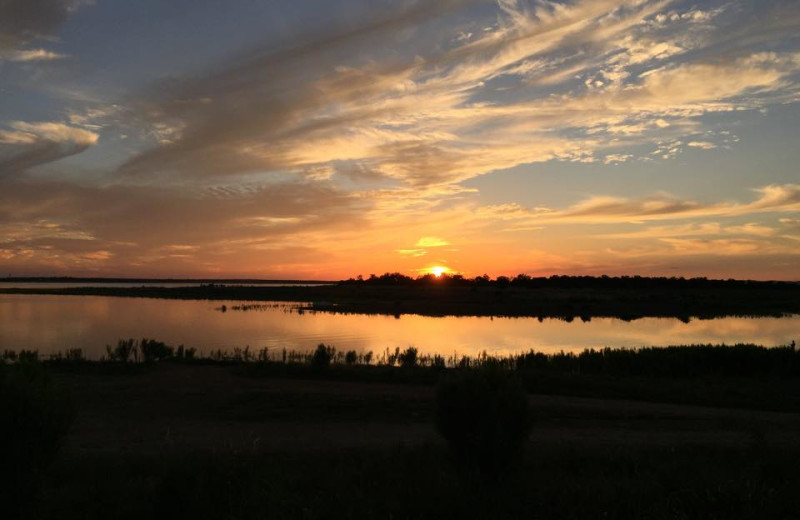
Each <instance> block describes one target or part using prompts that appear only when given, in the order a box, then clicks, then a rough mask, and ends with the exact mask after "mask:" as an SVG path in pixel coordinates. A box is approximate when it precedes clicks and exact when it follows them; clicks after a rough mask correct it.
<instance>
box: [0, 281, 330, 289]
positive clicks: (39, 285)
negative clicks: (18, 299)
mask: <svg viewBox="0 0 800 520" xmlns="http://www.w3.org/2000/svg"><path fill="white" fill-rule="evenodd" d="M201 285H208V284H204V283H196V282H147V283H142V282H139V283H136V282H129V283H128V282H83V283H75V282H3V281H0V289H67V288H74V287H117V288H124V287H169V288H172V289H175V288H178V287H200V286H201ZM221 285H225V286H228V287H253V286H256V287H319V286H320V285H327V284H321V283H280V282H255V283H230V282H226V283H222V284H221Z"/></svg>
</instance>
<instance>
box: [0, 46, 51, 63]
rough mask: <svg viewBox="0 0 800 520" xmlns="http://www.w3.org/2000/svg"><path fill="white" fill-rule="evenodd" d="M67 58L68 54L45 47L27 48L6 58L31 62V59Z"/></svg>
mask: <svg viewBox="0 0 800 520" xmlns="http://www.w3.org/2000/svg"><path fill="white" fill-rule="evenodd" d="M62 58H66V55H64V54H59V53H57V52H52V51H48V50H45V49H26V50H18V51H13V52H11V53H10V54H9V55H8V57H7V58H6V59H8V61H16V62H29V61H52V60H60V59H62Z"/></svg>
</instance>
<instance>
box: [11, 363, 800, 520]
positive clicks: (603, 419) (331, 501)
mask: <svg viewBox="0 0 800 520" xmlns="http://www.w3.org/2000/svg"><path fill="white" fill-rule="evenodd" d="M331 368H334V367H331ZM341 370H342V371H345V370H347V369H346V368H345V367H341ZM364 370H379V369H378V368H377V367H373V368H369V367H364ZM393 370H395V371H398V372H402V371H403V370H405V369H401V368H395V369H393ZM410 370H422V369H410ZM46 371H47V372H48V373H49V374H50V378H51V382H52V384H53V385H55V388H58V389H59V391H60V392H62V393H64V394H69V395H71V400H72V402H73V405H74V408H75V418H74V421H73V423H72V426H71V428H70V430H69V433H68V434H67V436H66V439H65V442H64V444H63V447H62V449H61V451H60V453H59V455H58V457H57V458H56V460H55V463H54V465H53V466H52V467H50V469H49V470H48V471H47V473H46V474H45V476H44V477H43V483H42V487H41V493H40V497H39V499H38V500H37V501H36V504H35V506H34V507H32V508H30V509H28V510H26V511H25V517H26V518H37V517H38V518H59V519H64V518H81V519H90V518H103V519H106V518H137V519H141V518H237V519H240V518H241V519H244V518H437V519H438V518H459V519H461V518H797V517H798V514H800V493H798V490H800V471H798V467H799V466H798V463H800V413H798V411H797V410H795V409H793V408H794V404H793V403H794V402H795V401H794V400H789V401H787V402H788V403H789V404H788V405H787V409H789V410H791V411H781V412H779V411H764V410H759V409H758V408H759V407H761V405H762V404H763V405H767V404H768V403H766V402H763V401H762V402H754V403H750V404H751V406H750V407H749V408H748V409H743V408H735V407H725V408H719V407H708V406H693V405H686V404H675V403H670V402H645V401H639V400H636V399H631V398H628V399H611V398H606V399H597V398H587V397H577V396H574V395H573V396H569V395H555V394H533V395H530V397H529V399H530V410H531V412H530V413H531V414H532V418H533V429H532V432H531V435H530V438H529V440H528V442H527V443H526V449H525V452H524V455H523V456H522V457H521V458H520V460H519V461H518V463H517V464H515V465H512V467H511V468H510V469H508V471H505V472H503V473H502V474H500V475H496V476H493V477H491V478H487V477H485V476H476V475H474V474H470V473H467V472H465V471H464V470H463V468H462V467H461V466H459V463H458V461H457V460H455V459H454V457H453V455H452V452H450V451H449V449H448V446H447V445H446V444H445V443H444V441H442V440H441V438H440V437H439V435H438V434H437V431H436V428H435V427H434V415H435V395H436V393H435V386H434V385H433V384H429V383H426V382H425V378H408V379H407V380H405V382H403V383H393V384H390V383H385V382H379V381H371V382H368V381H366V380H365V379H366V378H364V377H355V378H353V377H339V376H335V375H332V373H327V374H322V373H315V372H313V371H311V370H308V371H306V372H305V373H304V374H303V373H286V372H285V371H275V370H254V369H248V368H247V367H243V366H241V365H239V364H228V363H187V364H181V363H170V362H165V363H160V364H155V365H152V366H143V365H130V364H123V365H114V364H102V363H78V364H53V365H50V366H48V367H47V368H46ZM356 379H358V380H356ZM609 379H615V378H609ZM616 379H617V383H618V387H619V388H623V387H625V385H626V384H627V383H626V381H627V379H626V378H621V379H620V378H616ZM398 380H400V379H399V378H398ZM656 383H657V381H656ZM695 383H696V384H699V385H701V386H702V385H703V384H704V383H703V382H702V381H698V382H695ZM695 383H692V384H695ZM784 383H785V385H786V386H784V388H786V389H787V391H789V392H791V391H794V390H797V388H798V387H797V385H796V384H795V383H793V382H792V380H789V381H784ZM604 384H606V383H604ZM639 384H641V381H637V382H636V383H635V385H634V386H631V387H629V388H630V389H631V390H632V391H635V388H636V385H639ZM753 384H756V383H753ZM620 385H621V386H620ZM589 386H592V385H589ZM595 386H596V385H595ZM563 388H565V389H566V390H567V393H572V394H575V393H581V392H584V391H585V389H586V388H587V387H586V385H584V386H583V387H581V386H580V385H578V386H576V385H572V386H569V385H566V386H564V387H563ZM598 388H599V387H598ZM570 389H571V390H570ZM550 390H553V388H550ZM765 395H766V394H765ZM662 400H663V399H662ZM666 400H667V401H668V399H666ZM5 449H9V447H8V446H6V447H5Z"/></svg>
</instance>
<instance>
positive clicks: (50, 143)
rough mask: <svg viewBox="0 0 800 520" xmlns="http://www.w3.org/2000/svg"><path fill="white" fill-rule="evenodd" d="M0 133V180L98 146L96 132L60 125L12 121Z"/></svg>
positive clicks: (56, 123) (55, 123)
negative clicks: (7, 128)
mask: <svg viewBox="0 0 800 520" xmlns="http://www.w3.org/2000/svg"><path fill="white" fill-rule="evenodd" d="M8 127H9V128H10V130H0V145H6V147H5V148H6V149H5V150H4V149H3V147H2V146H0V179H2V178H3V177H5V176H9V175H12V174H15V173H20V172H24V171H26V170H28V169H30V168H33V167H35V166H39V165H42V164H46V163H50V162H53V161H56V160H59V159H62V158H64V157H69V156H70V155H75V154H78V153H80V152H82V151H84V150H86V149H87V148H89V147H90V146H92V145H94V144H96V143H97V140H98V139H99V137H100V136H99V135H98V134H97V133H95V132H92V131H89V130H86V129H83V128H77V127H74V126H69V125H66V124H63V123H58V122H36V123H28V122H24V121H13V122H11V123H9V124H8Z"/></svg>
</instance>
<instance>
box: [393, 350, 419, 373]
mask: <svg viewBox="0 0 800 520" xmlns="http://www.w3.org/2000/svg"><path fill="white" fill-rule="evenodd" d="M418 359H419V351H418V350H417V349H416V348H414V347H408V348H407V349H405V350H404V351H403V352H401V353H400V354H399V355H398V356H397V360H398V361H399V362H400V366H402V367H406V368H411V367H415V366H417V360H418Z"/></svg>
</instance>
